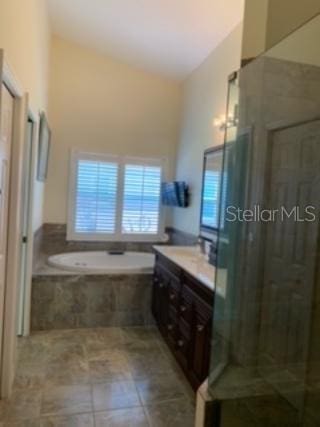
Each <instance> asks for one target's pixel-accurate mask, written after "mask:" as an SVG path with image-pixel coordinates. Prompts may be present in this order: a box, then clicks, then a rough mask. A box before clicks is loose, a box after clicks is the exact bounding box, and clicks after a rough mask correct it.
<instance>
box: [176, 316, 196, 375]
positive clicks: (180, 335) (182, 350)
mask: <svg viewBox="0 0 320 427" xmlns="http://www.w3.org/2000/svg"><path fill="white" fill-rule="evenodd" d="M191 350H192V341H191V333H190V327H189V326H188V325H187V324H185V323H184V321H183V320H181V319H180V321H179V324H178V328H177V357H178V359H179V361H180V363H181V364H182V366H183V368H184V369H186V370H187V369H188V367H189V365H190V356H191Z"/></svg>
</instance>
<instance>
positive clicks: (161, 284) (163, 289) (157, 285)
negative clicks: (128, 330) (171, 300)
mask: <svg viewBox="0 0 320 427" xmlns="http://www.w3.org/2000/svg"><path fill="white" fill-rule="evenodd" d="M152 312H153V315H154V317H155V319H156V321H157V323H158V326H159V329H160V331H161V332H162V334H163V335H166V334H167V326H168V280H167V279H166V277H165V276H164V275H163V273H162V271H161V270H159V269H156V271H155V274H154V278H153V295H152Z"/></svg>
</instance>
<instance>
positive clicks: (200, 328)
mask: <svg viewBox="0 0 320 427" xmlns="http://www.w3.org/2000/svg"><path fill="white" fill-rule="evenodd" d="M211 330H212V307H210V306H209V305H207V304H206V303H204V302H203V301H201V300H198V299H196V300H195V305H194V321H193V356H192V367H191V370H192V373H193V376H194V377H195V378H196V379H197V380H198V381H199V383H200V384H201V383H202V382H203V381H204V380H205V379H206V378H207V376H208V373H209V362H210V342H211Z"/></svg>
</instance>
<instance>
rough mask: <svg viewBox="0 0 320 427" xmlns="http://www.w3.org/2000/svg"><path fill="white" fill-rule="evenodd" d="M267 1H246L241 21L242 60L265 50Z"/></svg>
mask: <svg viewBox="0 0 320 427" xmlns="http://www.w3.org/2000/svg"><path fill="white" fill-rule="evenodd" d="M268 6H269V0H259V1H257V0H246V2H245V9H244V20H243V35H242V37H243V42H242V59H249V58H253V57H256V56H258V55H260V54H261V52H263V51H264V50H265V48H266V36H267V18H268Z"/></svg>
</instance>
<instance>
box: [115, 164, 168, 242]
mask: <svg viewBox="0 0 320 427" xmlns="http://www.w3.org/2000/svg"><path fill="white" fill-rule="evenodd" d="M160 192H161V167H160V166H148V165H139V164H132V165H130V164H126V165H125V167H124V191H123V208H122V233H123V234H158V232H159V215H160V195H161V194H160Z"/></svg>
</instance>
